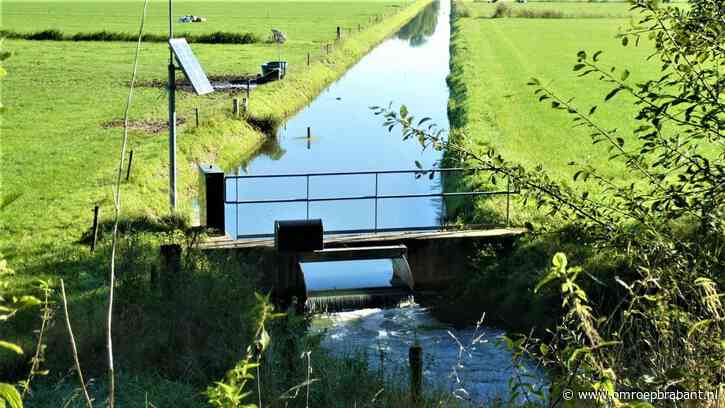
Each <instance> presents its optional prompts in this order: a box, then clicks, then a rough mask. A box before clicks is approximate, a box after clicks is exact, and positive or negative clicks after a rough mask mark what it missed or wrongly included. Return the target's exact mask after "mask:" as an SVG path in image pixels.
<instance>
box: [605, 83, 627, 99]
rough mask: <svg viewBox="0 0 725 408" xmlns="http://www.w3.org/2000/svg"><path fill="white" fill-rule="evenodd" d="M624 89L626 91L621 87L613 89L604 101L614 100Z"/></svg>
mask: <svg viewBox="0 0 725 408" xmlns="http://www.w3.org/2000/svg"><path fill="white" fill-rule="evenodd" d="M622 89H624V88H622V87H621V86H620V87H616V88H614V89H612V90H611V91H609V93H608V94H607V96H605V97H604V101H608V100H610V99H612V98H614V96H615V95H617V94H618V93H619V91H621V90H622Z"/></svg>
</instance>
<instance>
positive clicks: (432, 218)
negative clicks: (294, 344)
mask: <svg viewBox="0 0 725 408" xmlns="http://www.w3.org/2000/svg"><path fill="white" fill-rule="evenodd" d="M450 35H451V28H450V4H449V2H448V1H446V0H444V1H441V2H438V1H436V2H434V3H432V4H431V5H430V6H428V7H427V8H426V9H425V10H424V11H423V12H422V13H421V14H419V15H418V16H417V17H416V18H414V19H413V20H412V21H411V22H410V23H408V24H407V25H406V26H404V27H403V28H402V29H401V30H400V31H399V32H398V33H397V34H395V35H394V36H392V37H390V38H389V39H387V40H385V41H384V42H383V43H381V44H380V45H379V46H377V47H376V48H375V49H374V50H372V51H371V52H370V53H369V54H368V55H367V56H365V57H364V58H363V59H361V60H360V61H359V62H358V63H357V64H356V65H355V66H354V67H352V68H351V69H350V70H349V71H348V72H347V73H346V74H345V75H344V76H343V77H342V78H340V79H339V80H338V81H337V82H335V83H334V84H332V85H330V86H329V87H328V88H327V89H326V90H325V91H323V92H322V93H321V94H320V95H319V97H317V98H316V99H315V100H314V101H313V102H312V103H310V104H309V105H308V106H307V107H306V108H305V109H303V110H302V111H300V112H299V113H298V114H296V115H295V116H294V117H292V118H291V119H290V120H289V121H287V123H286V124H285V125H284V126H283V127H282V128H281V129H279V131H278V133H277V137H276V140H275V141H273V142H271V143H270V144H269V145H268V146H266V147H265V149H263V151H262V153H260V154H259V155H257V156H256V157H254V158H253V159H252V160H250V161H248V162H247V163H245V164H244V165H243V166H241V167H240V168H238V169H237V171H236V174H239V175H264V174H280V173H281V174H293V173H318V172H353V171H355V172H357V171H378V170H400V169H412V168H415V167H414V163H415V162H416V161H417V162H419V163H420V164H421V165H422V166H423V167H424V168H426V167H427V168H430V167H433V166H434V165H436V163H437V162H438V161H439V160H440V159H441V153H440V152H436V151H431V150H425V151H424V150H422V149H421V147H420V146H419V145H418V144H417V143H415V142H410V141H408V142H404V141H402V138H401V137H400V135H399V134H398V133H396V132H393V133H392V134H391V133H388V131H387V130H386V129H384V128H383V127H382V120H381V118H380V117H379V116H375V115H373V113H372V112H371V110H370V109H369V107H370V106H374V105H387V104H388V103H392V104H393V106H398V105H401V104H405V105H406V106H407V107H408V108H409V110H410V111H411V112H413V113H414V114H415V115H416V116H417V117H424V116H427V117H430V118H432V120H433V121H434V122H435V123H437V124H438V125H440V126H441V127H442V128H447V127H448V125H449V123H448V117H447V104H448V98H449V89H448V86H447V83H446V77H447V76H448V74H449V57H450V55H449V46H450ZM308 127H309V128H310V134H311V137H310V138H308V137H307V129H308ZM441 184H442V183H441V180H440V176H438V175H437V174H436V176H435V177H434V178H433V179H429V178H428V177H419V178H416V177H415V175H414V174H392V175H385V176H381V178H380V180H379V186H378V187H377V188H378V189H379V193H380V194H391V195H392V194H413V193H428V192H440V191H441ZM374 187H375V182H374V180H373V178H372V177H371V176H370V175H354V176H330V177H316V178H311V179H310V185H309V187H308V186H307V181H306V180H305V178H303V177H285V178H259V179H240V180H236V181H235V182H234V183H230V185H228V186H227V192H226V193H227V196H228V197H232V198H236V200H239V199H243V200H269V199H275V200H276V199H289V198H297V197H305V195H306V194H307V189H308V188H309V195H310V197H333V196H346V195H350V196H352V195H369V194H371V193H372V189H373V188H374ZM377 210H378V211H377V212H376V211H375V208H374V207H373V203H372V202H371V201H370V200H360V201H345V202H331V203H313V204H312V205H311V207H310V208H309V209H308V208H306V205H305V203H285V204H251V205H244V206H238V207H229V208H228V209H227V215H226V219H227V220H228V224H227V231H230V232H232V231H236V232H237V233H238V234H270V233H272V228H273V223H274V220H277V219H299V218H305V217H306V216H307V212H308V211H309V217H310V218H322V219H323V222H324V227H325V230H344V229H366V228H372V226H373V225H374V224H377V225H378V226H379V227H380V228H406V227H422V226H434V225H440V223H441V222H442V215H443V214H444V212H445V208H444V205H443V203H442V202H441V200H440V199H438V198H422V199H420V198H416V199H391V200H384V201H383V202H381V203H379V208H377ZM376 217H377V218H376ZM302 267H303V271H304V274H305V281H306V283H307V288H308V290H326V289H347V288H356V287H357V288H360V287H384V286H386V285H389V284H390V282H391V280H392V279H391V275H392V266H391V262H390V261H389V260H379V261H365V262H337V263H317V264H307V265H302ZM311 330H313V331H315V332H318V333H322V336H323V341H322V344H323V346H324V347H326V348H328V349H329V350H331V351H332V352H333V353H334V354H338V355H349V354H350V353H357V352H364V353H365V354H366V355H367V356H369V362H370V364H371V365H372V366H375V367H380V365H381V364H382V365H383V366H385V367H387V370H386V372H388V373H389V375H393V373H395V372H400V370H402V369H404V367H405V366H406V365H407V358H408V348H409V347H410V346H411V345H412V344H413V343H414V342H417V343H419V344H420V345H421V346H422V347H423V350H424V376H425V380H426V382H427V383H428V384H429V386H433V387H436V388H438V389H441V390H445V392H451V393H455V394H456V395H458V396H460V397H463V398H465V399H470V401H472V403H473V404H474V405H481V404H483V405H484V406H485V405H486V404H487V402H490V401H491V400H494V399H501V400H503V401H508V398H509V385H508V382H509V379H510V378H512V377H515V376H516V375H521V376H522V377H521V378H522V380H523V381H526V382H529V383H532V384H534V385H535V386H543V385H544V384H545V380H544V376H543V374H542V373H541V372H540V371H538V370H537V369H536V368H535V367H534V366H533V365H532V364H531V363H530V362H523V363H522V365H521V366H520V367H519V370H521V369H523V370H524V371H525V373H524V372H521V371H517V369H516V368H515V367H514V366H513V364H512V359H511V353H510V352H509V351H508V350H506V349H505V348H504V347H503V346H502V345H500V344H499V340H500V337H501V336H502V335H503V332H501V331H499V330H496V329H492V328H488V327H485V326H481V327H468V328H464V329H456V328H454V325H452V324H449V323H447V322H441V321H437V320H436V319H435V318H434V317H433V316H432V315H431V313H430V311H429V310H428V309H427V308H426V307H424V306H421V305H418V304H416V302H415V300H414V299H411V300H410V301H409V302H406V303H405V304H402V305H400V306H399V307H396V308H388V309H377V308H366V309H359V310H353V311H346V312H339V313H327V314H318V315H316V316H314V317H313V322H312V328H311ZM461 345H463V346H465V347H464V348H463V349H462V348H461Z"/></svg>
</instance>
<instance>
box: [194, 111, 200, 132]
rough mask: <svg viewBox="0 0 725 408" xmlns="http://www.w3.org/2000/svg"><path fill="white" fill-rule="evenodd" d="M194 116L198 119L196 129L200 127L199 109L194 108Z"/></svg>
mask: <svg viewBox="0 0 725 408" xmlns="http://www.w3.org/2000/svg"><path fill="white" fill-rule="evenodd" d="M194 116H195V117H196V127H199V108H194Z"/></svg>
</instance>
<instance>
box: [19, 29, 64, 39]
mask: <svg viewBox="0 0 725 408" xmlns="http://www.w3.org/2000/svg"><path fill="white" fill-rule="evenodd" d="M26 39H28V40H41V41H45V40H51V41H62V40H63V33H62V32H60V30H43V31H38V32H36V33H31V34H29V35H28V37H27V38H26Z"/></svg>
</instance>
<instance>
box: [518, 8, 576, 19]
mask: <svg viewBox="0 0 725 408" xmlns="http://www.w3.org/2000/svg"><path fill="white" fill-rule="evenodd" d="M516 17H521V18H564V17H565V16H564V13H562V12H561V11H559V10H531V9H524V10H519V11H518V12H516Z"/></svg>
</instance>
